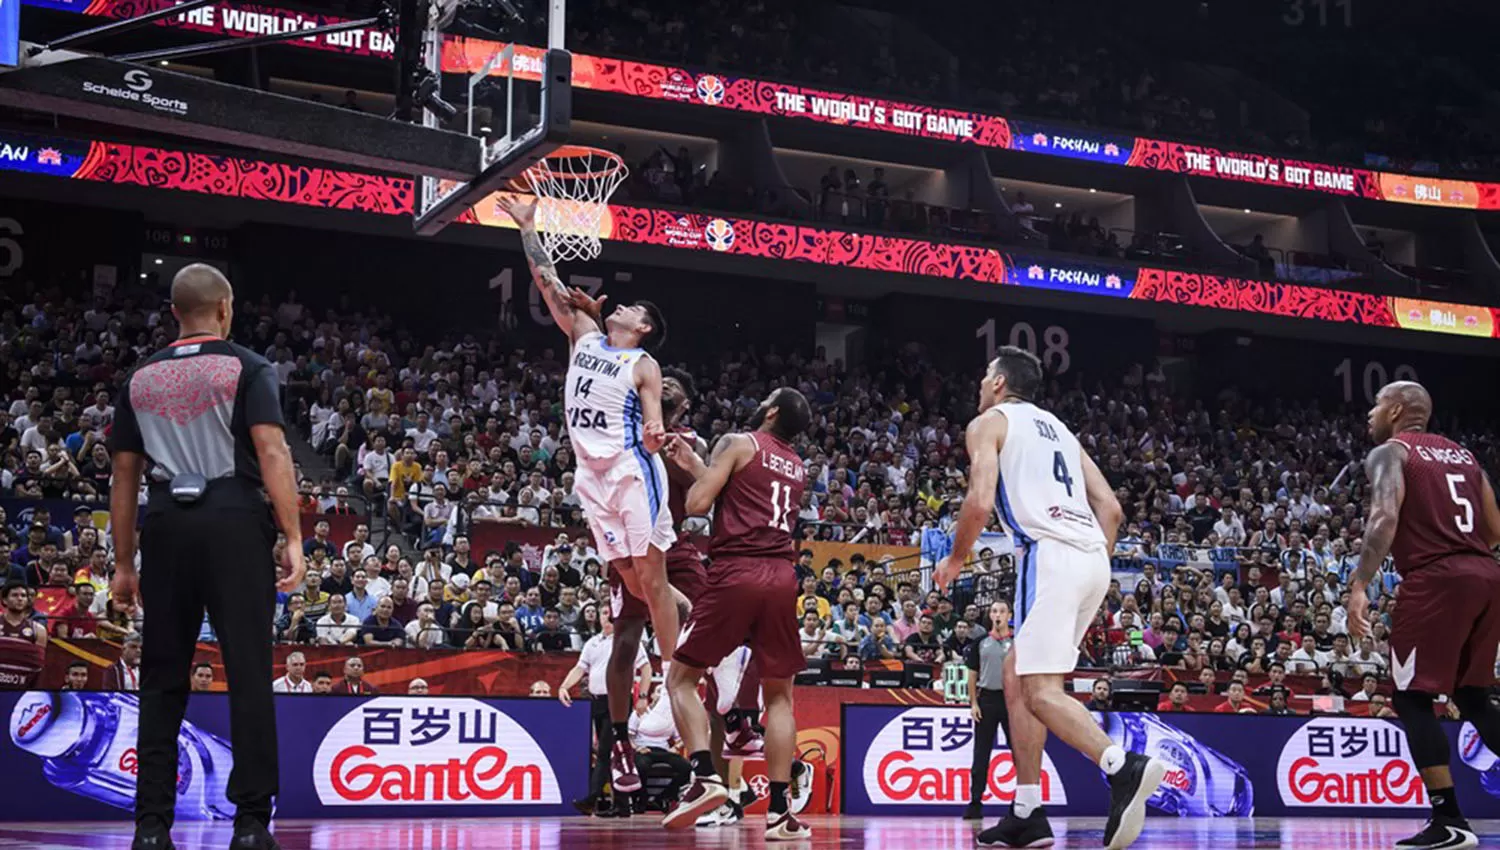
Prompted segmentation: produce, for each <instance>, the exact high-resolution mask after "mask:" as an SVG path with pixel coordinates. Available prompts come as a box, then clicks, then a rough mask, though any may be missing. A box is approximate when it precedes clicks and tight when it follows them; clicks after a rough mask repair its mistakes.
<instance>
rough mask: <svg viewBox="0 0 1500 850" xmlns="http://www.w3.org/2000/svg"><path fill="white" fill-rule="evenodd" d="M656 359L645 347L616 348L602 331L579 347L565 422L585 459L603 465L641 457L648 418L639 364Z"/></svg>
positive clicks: (566, 392)
mask: <svg viewBox="0 0 1500 850" xmlns="http://www.w3.org/2000/svg"><path fill="white" fill-rule="evenodd" d="M650 356H651V355H649V354H647V353H646V351H645V349H641V348H612V347H611V346H610V344H609V339H608V338H607V337H605V335H604V334H602V333H599V332H597V331H596V332H594V333H589V334H584V335H583V336H582V337H579V339H578V341H577V342H575V343H573V353H572V355H571V356H570V357H569V360H568V377H567V384H566V385H565V386H564V388H563V419H564V421H565V422H566V423H567V426H568V436H569V437H571V438H572V440H573V451H574V453H575V454H577V455H578V458H579V459H580V460H582V461H584V462H585V463H587V464H589V465H591V466H601V465H608V464H612V463H613V462H614V461H616V460H618V459H619V458H620V457H621V456H622V455H625V454H627V453H634V452H636V450H637V447H638V446H639V445H640V442H641V423H642V416H641V399H640V396H639V395H638V394H637V393H636V391H635V364H636V362H637V361H639V360H641V359H642V358H644V357H650ZM641 451H644V449H641Z"/></svg>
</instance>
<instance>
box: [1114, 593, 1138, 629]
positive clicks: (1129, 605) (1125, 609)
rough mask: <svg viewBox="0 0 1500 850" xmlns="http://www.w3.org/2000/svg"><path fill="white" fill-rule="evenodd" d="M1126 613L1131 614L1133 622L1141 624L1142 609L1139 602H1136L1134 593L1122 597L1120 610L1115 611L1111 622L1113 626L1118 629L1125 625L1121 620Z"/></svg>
mask: <svg viewBox="0 0 1500 850" xmlns="http://www.w3.org/2000/svg"><path fill="white" fill-rule="evenodd" d="M1124 614H1130V615H1131V618H1132V622H1134V623H1135V624H1136V625H1140V622H1141V609H1140V605H1139V603H1137V602H1136V598H1135V594H1134V593H1127V594H1125V595H1124V596H1122V597H1121V598H1120V610H1118V611H1116V612H1115V616H1114V618H1113V621H1112V622H1111V623H1110V625H1111V627H1113V628H1116V629H1119V628H1123V626H1122V625H1121V620H1122V619H1123V618H1122V615H1124Z"/></svg>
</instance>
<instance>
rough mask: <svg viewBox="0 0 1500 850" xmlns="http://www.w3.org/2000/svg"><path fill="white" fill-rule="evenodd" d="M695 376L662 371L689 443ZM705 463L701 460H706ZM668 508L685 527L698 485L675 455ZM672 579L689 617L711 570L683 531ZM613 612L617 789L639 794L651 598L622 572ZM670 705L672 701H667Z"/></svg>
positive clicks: (613, 577)
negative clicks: (639, 711) (643, 657)
mask: <svg viewBox="0 0 1500 850" xmlns="http://www.w3.org/2000/svg"><path fill="white" fill-rule="evenodd" d="M692 395H693V379H692V377H691V376H689V375H688V374H687V373H685V372H682V371H680V370H676V369H663V370H662V384H661V411H662V419H663V420H664V422H665V426H666V429H667V430H668V431H672V432H676V434H677V435H678V437H679V439H681V440H682V441H684V442H689V443H690V444H691V443H694V442H697V441H698V438H697V436H696V435H693V434H691V431H689V432H688V434H683V433H682V429H681V422H682V421H683V417H684V416H685V415H686V414H687V411H688V409H689V408H690V406H691V399H692ZM700 462H701V461H700ZM666 466H667V484H668V487H667V508H668V510H670V511H671V513H672V526H673V528H676V529H681V528H682V525H683V522H684V521H686V520H687V518H688V516H689V514H688V512H687V509H686V508H685V507H684V501H685V499H686V498H687V491H688V488H689V487H691V486H692V485H693V476H692V473H690V472H688V471H687V470H685V469H683V468H682V467H681V466H680V465H678V463H677V462H676V461H674V460H673V459H671V458H670V457H669V458H668V459H667V464H666ZM666 566H667V583H668V584H670V585H671V586H672V588H673V590H674V591H675V592H676V593H677V594H680V595H681V597H683V598H684V599H685V600H686V604H685V605H684V604H680V603H679V607H678V615H679V617H681V618H682V619H683V622H686V618H687V611H688V610H689V609H690V606H691V605H692V603H693V601H694V600H696V599H697V598H698V596H699V594H700V593H701V592H702V590H703V585H704V581H705V580H706V575H705V573H704V570H703V553H702V552H699V551H698V547H697V545H696V544H695V543H694V542H693V538H692V537H690V536H689V535H687V534H679V535H678V536H677V541H676V542H675V543H673V544H672V547H671V548H670V549H668V550H667V553H666ZM609 599H610V617H611V619H612V620H614V624H615V626H614V628H615V639H614V645H613V647H612V648H611V649H610V655H609V670H608V674H607V682H608V688H609V719H610V727H611V729H612V731H613V736H612V738H613V740H612V742H611V745H610V748H609V753H610V755H609V758H610V775H611V777H612V781H611V788H613V789H614V790H617V791H619V792H621V793H623V794H633V793H635V792H636V791H639V790H640V789H641V778H640V775H639V774H637V773H636V767H635V747H633V746H631V744H630V727H629V721H630V707H631V704H632V702H633V700H632V699H631V687H632V683H633V682H634V680H635V670H634V664H635V659H636V653H637V651H638V650H639V648H640V645H641V637H642V635H643V634H644V633H645V630H646V619H647V617H648V616H649V615H650V611H649V610H648V609H647V607H646V603H645V602H643V601H642V600H641V599H640V598H638V597H636V596H635V595H634V594H632V593H631V592H630V591H629V590H628V589H626V587H625V582H624V581H623V580H622V578H621V576H620V573H619V572H618V571H615V570H610V572H609ZM663 708H666V709H670V704H668V705H666V706H663ZM615 811H616V813H617V814H618V813H620V812H628V811H629V806H628V805H623V806H622V803H621V801H620V800H616V801H615Z"/></svg>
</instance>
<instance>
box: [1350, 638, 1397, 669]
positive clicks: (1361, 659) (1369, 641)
mask: <svg viewBox="0 0 1500 850" xmlns="http://www.w3.org/2000/svg"><path fill="white" fill-rule="evenodd" d="M1387 663H1388V662H1387V661H1386V660H1385V656H1384V655H1381V654H1380V653H1378V652H1376V651H1375V640H1374V638H1371V637H1370V636H1369V635H1365V636H1364V637H1362V638H1360V640H1359V650H1358V651H1356V652H1355V653H1354V655H1353V656H1352V657H1351V658H1350V659H1349V666H1350V667H1352V668H1354V669H1355V670H1358V671H1359V672H1361V673H1375V674H1376V675H1379V674H1380V672H1381V671H1383V670H1385V668H1386V665H1387Z"/></svg>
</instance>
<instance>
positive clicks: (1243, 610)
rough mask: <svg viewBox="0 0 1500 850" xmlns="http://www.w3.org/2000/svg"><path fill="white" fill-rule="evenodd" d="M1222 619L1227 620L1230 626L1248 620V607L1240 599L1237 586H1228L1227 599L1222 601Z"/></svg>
mask: <svg viewBox="0 0 1500 850" xmlns="http://www.w3.org/2000/svg"><path fill="white" fill-rule="evenodd" d="M1224 619H1226V620H1228V621H1229V625H1230V626H1231V627H1234V626H1237V625H1239V624H1240V623H1248V622H1250V614H1249V611H1248V608H1247V607H1246V606H1245V604H1244V603H1243V601H1242V600H1241V599H1240V589H1239V588H1238V587H1231V588H1229V601H1228V602H1225V603H1224Z"/></svg>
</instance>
